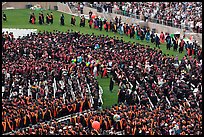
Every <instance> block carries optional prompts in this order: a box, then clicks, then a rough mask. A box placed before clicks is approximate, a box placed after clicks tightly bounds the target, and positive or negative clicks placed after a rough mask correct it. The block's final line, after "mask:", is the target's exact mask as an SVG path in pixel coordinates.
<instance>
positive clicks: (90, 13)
mask: <svg viewBox="0 0 204 137" xmlns="http://www.w3.org/2000/svg"><path fill="white" fill-rule="evenodd" d="M92 14H93V12H92V11H91V10H90V11H89V19H91V17H92Z"/></svg>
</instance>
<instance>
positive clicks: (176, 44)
mask: <svg viewBox="0 0 204 137" xmlns="http://www.w3.org/2000/svg"><path fill="white" fill-rule="evenodd" d="M177 48H178V38H177V37H175V40H174V51H177Z"/></svg>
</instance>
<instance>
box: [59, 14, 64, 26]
mask: <svg viewBox="0 0 204 137" xmlns="http://www.w3.org/2000/svg"><path fill="white" fill-rule="evenodd" d="M60 25H63V26H64V16H63V15H62V16H61V18H60Z"/></svg>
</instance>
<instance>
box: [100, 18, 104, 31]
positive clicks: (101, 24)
mask: <svg viewBox="0 0 204 137" xmlns="http://www.w3.org/2000/svg"><path fill="white" fill-rule="evenodd" d="M102 26H103V22H102V20H101V19H100V20H99V30H100V31H102Z"/></svg>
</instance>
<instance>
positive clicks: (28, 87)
mask: <svg viewBox="0 0 204 137" xmlns="http://www.w3.org/2000/svg"><path fill="white" fill-rule="evenodd" d="M92 4H95V5H97V4H102V5H103V8H104V10H105V11H108V12H112V9H111V4H113V5H112V6H113V7H114V5H117V6H118V7H119V9H120V10H123V11H125V12H124V13H125V14H124V15H126V12H130V13H131V12H132V13H135V14H138V15H140V12H139V11H140V8H142V6H143V7H144V8H143V10H142V11H141V14H144V18H145V19H148V18H149V17H150V16H152V17H153V18H157V19H160V20H161V19H163V20H167V21H169V20H171V19H172V17H173V20H171V21H175V22H176V24H177V25H178V24H180V23H181V22H185V23H186V22H190V27H191V28H192V29H194V30H196V32H201V30H202V27H200V24H199V23H201V24H202V20H201V17H202V13H200V12H198V11H199V10H200V8H196V7H197V6H198V5H200V3H198V2H190V3H189V2H187V3H185V2H182V3H176V2H171V3H167V2H159V3H158V2H152V3H150V2H149V3H146V4H144V3H141V2H140V3H138V2H136V3H133V2H131V6H130V7H125V6H122V5H126V4H125V3H108V6H107V5H106V3H100V2H99V3H92ZM84 5H85V4H84ZM102 5H100V7H102ZM139 7H140V8H139ZM171 8H174V9H175V10H174V11H171V10H170V9H171ZM201 9H202V6H201ZM79 10H81V12H82V13H83V5H82V3H81V4H79ZM152 14H154V15H152ZM93 15H94V14H93V12H92V11H90V12H89V20H88V25H89V28H90V29H99V30H100V31H102V29H104V30H106V31H107V32H108V31H112V32H113V33H119V34H121V36H122V35H127V36H129V37H130V38H132V39H137V40H142V41H143V40H145V41H147V42H151V43H154V44H155V47H154V48H150V46H149V45H142V44H139V43H135V42H133V43H130V42H124V41H123V40H122V39H120V38H118V37H115V36H114V37H109V36H104V35H100V36H97V35H95V34H94V33H93V34H83V33H81V32H74V31H72V30H67V32H65V33H63V32H60V31H58V30H54V31H53V32H47V31H44V32H39V33H37V34H36V33H31V34H30V35H27V36H23V37H21V38H20V37H19V38H14V36H13V33H8V32H2V62H3V63H2V133H6V134H9V135H108V134H110V135H118V134H124V135H201V134H202V48H201V47H200V46H199V45H198V43H197V42H196V41H195V42H194V41H193V42H192V43H189V42H185V41H184V40H183V39H184V38H185V34H184V36H177V35H174V37H170V34H168V33H165V32H161V34H160V35H158V34H155V33H154V32H153V31H151V30H150V29H149V28H146V27H140V26H139V25H136V24H127V23H124V22H122V19H121V17H119V18H118V17H117V16H116V18H115V19H114V20H113V21H111V20H110V21H109V22H108V21H107V20H106V19H102V18H100V17H98V16H95V15H94V16H93ZM194 16H197V17H196V18H192V17H194ZM65 20H66V19H65V18H64V15H63V14H61V17H60V25H65V24H66V22H65ZM160 20H159V22H158V23H161V22H160ZM29 22H30V23H32V24H35V23H36V17H35V15H34V13H31V15H30V19H29ZM53 22H54V15H53V14H52V12H51V13H47V15H46V19H44V15H43V12H40V13H39V18H38V23H39V24H41V25H42V24H49V25H51V24H53ZM85 23H86V20H85V17H84V16H83V15H82V16H81V19H80V24H79V26H80V27H85ZM186 24H187V23H186ZM192 24H194V25H192ZM197 24H198V25H197ZM71 25H72V26H73V25H74V26H76V25H78V24H76V19H75V17H74V16H72V18H71ZM166 25H170V26H172V24H168V22H166ZM175 26H176V25H175ZM165 42H166V48H167V49H168V50H170V49H171V47H172V48H173V51H174V52H177V51H178V54H180V53H182V52H185V53H186V54H185V56H184V57H183V58H182V59H181V60H179V59H178V56H173V55H172V56H169V54H164V53H162V51H161V50H160V44H161V43H165ZM98 76H100V77H101V78H104V77H106V78H108V80H110V85H109V90H110V92H113V89H114V85H118V86H119V89H118V104H115V105H113V106H112V107H110V108H102V104H103V101H102V93H103V91H102V90H101V87H100V85H99V84H98V81H97V77H98ZM67 115H70V118H68V119H63V118H62V117H64V116H67ZM116 115H117V116H119V117H117V118H118V119H117V120H116V119H115V116H116ZM59 118H62V120H59ZM95 121H98V122H99V123H100V124H99V129H95V128H94V127H93V123H94V122H95Z"/></svg>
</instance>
